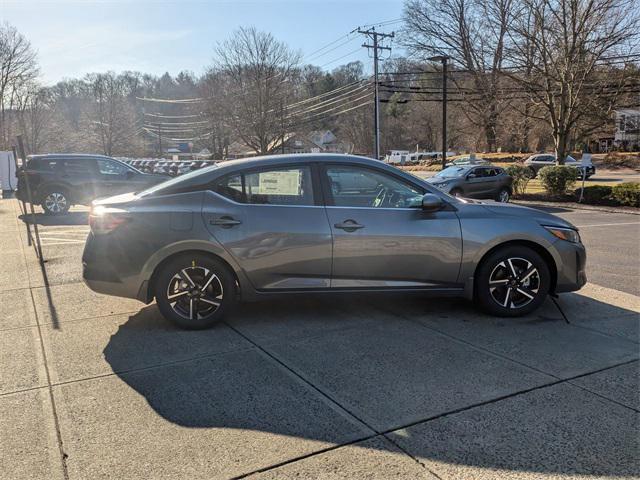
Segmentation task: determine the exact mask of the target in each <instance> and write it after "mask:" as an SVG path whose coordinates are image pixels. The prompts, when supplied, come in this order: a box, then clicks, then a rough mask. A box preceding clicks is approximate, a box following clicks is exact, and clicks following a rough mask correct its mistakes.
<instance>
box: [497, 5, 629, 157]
mask: <svg viewBox="0 0 640 480" xmlns="http://www.w3.org/2000/svg"><path fill="white" fill-rule="evenodd" d="M518 7H519V8H518V11H519V13H518V15H517V16H516V18H517V20H516V21H515V22H514V29H513V39H514V41H513V44H512V50H511V52H510V60H511V63H512V66H513V70H512V72H511V74H510V77H511V78H512V79H513V80H515V81H516V82H517V84H518V85H519V86H520V87H522V88H523V89H524V91H525V92H526V95H525V98H526V100H528V101H529V102H530V103H531V105H532V106H533V107H534V109H535V111H536V112H537V113H533V114H532V116H533V117H534V118H538V119H539V120H543V121H545V122H548V124H549V126H550V127H551V130H552V132H553V140H554V146H555V151H556V156H557V159H558V162H559V163H561V164H562V163H564V161H565V158H566V155H567V153H568V149H569V145H570V142H571V139H572V134H575V129H576V127H577V126H578V125H582V126H583V129H582V134H583V135H586V134H587V133H588V131H589V128H587V127H586V125H589V124H592V125H593V128H598V126H599V125H602V123H603V122H605V121H606V119H607V118H609V117H610V115H611V112H612V110H613V108H615V105H616V104H617V103H618V101H619V99H620V97H621V95H622V94H624V92H625V91H626V90H628V87H629V85H631V76H629V74H628V72H627V70H626V69H620V68H612V67H611V64H617V63H620V62H619V61H617V60H619V59H625V58H628V57H627V56H626V55H625V54H626V53H628V52H629V51H630V50H633V48H634V45H635V41H636V39H637V38H638V27H639V26H640V23H639V20H638V19H639V15H640V13H639V12H640V9H639V8H638V4H637V1H636V0H520V2H519V5H518ZM635 82H637V79H636V80H635ZM589 119H591V120H589ZM593 119H597V120H595V121H593Z"/></svg>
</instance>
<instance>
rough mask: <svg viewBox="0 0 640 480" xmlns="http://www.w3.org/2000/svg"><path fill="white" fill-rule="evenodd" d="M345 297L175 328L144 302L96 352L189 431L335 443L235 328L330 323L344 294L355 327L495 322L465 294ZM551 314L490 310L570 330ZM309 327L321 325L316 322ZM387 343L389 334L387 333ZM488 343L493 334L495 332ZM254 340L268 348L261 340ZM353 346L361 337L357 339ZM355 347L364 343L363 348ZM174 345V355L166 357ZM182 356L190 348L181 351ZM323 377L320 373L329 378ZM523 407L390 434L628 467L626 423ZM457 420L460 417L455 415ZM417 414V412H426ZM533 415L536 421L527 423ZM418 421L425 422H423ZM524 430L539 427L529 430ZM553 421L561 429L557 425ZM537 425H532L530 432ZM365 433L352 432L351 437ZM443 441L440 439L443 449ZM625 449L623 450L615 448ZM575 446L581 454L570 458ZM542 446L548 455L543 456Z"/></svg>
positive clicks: (266, 307)
mask: <svg viewBox="0 0 640 480" xmlns="http://www.w3.org/2000/svg"><path fill="white" fill-rule="evenodd" d="M352 298H353V300H350V299H347V300H344V299H343V297H338V299H336V300H335V301H334V300H333V299H332V298H331V297H321V299H319V300H318V301H315V300H308V299H301V300H298V299H295V298H294V299H288V300H286V301H261V302H259V303H254V304H248V305H241V306H239V307H238V311H237V312H236V316H237V320H234V322H233V323H231V324H227V323H221V324H218V325H217V326H215V327H214V328H212V329H209V330H203V331H182V330H178V329H176V328H175V327H173V326H172V325H171V324H169V323H168V322H167V321H165V320H164V319H163V318H162V317H161V315H160V314H159V312H158V310H157V308H156V307H155V305H152V306H147V307H145V308H143V309H142V310H141V311H140V312H138V313H136V314H135V315H132V316H130V317H129V319H128V321H126V322H125V323H123V324H122V325H120V327H119V328H118V330H117V331H116V332H115V333H114V334H113V335H112V336H111V338H110V340H109V342H108V344H107V345H106V347H105V349H104V351H103V354H104V358H105V359H106V361H107V362H108V363H109V365H110V366H111V368H112V370H113V372H115V373H116V375H117V376H118V377H119V378H120V379H121V380H122V381H124V382H125V383H126V384H127V385H128V386H130V387H131V388H132V389H133V390H134V391H135V392H137V393H138V394H139V395H141V396H142V397H144V399H145V400H146V401H147V402H148V405H149V406H150V407H151V408H152V409H154V411H155V412H157V414H158V415H160V416H161V417H162V418H163V419H165V420H167V421H169V422H171V423H173V424H176V425H179V426H182V427H187V428H195V429H202V428H214V427H218V428H225V429H238V430H240V431H242V432H244V433H243V434H246V435H247V436H248V437H247V438H249V436H250V435H251V433H250V431H260V432H268V433H273V434H279V435H286V436H289V437H291V436H293V437H299V438H305V439H310V440H316V441H326V442H338V443H339V440H336V436H335V431H334V430H335V428H337V427H335V428H334V427H332V428H326V425H325V427H322V426H319V425H318V421H317V418H315V417H317V416H322V415H324V414H326V413H327V412H326V411H322V409H321V408H320V407H318V406H317V405H316V406H315V407H313V408H311V409H310V408H309V403H312V400H310V396H313V395H310V394H309V391H312V390H313V389H312V388H308V387H307V386H303V387H302V388H301V382H296V381H291V375H290V373H283V370H284V369H283V368H282V366H280V365H278V364H277V362H275V361H273V359H271V358H269V357H268V356H267V355H266V354H265V353H264V352H263V351H262V350H261V348H256V346H255V345H254V344H252V343H251V342H245V343H244V344H241V345H238V344H233V345H232V344H231V343H230V342H233V341H237V340H238V339H240V337H242V336H243V335H238V334H237V332H244V331H246V329H247V328H250V327H251V325H252V324H255V323H256V317H260V318H261V320H260V322H259V323H260V324H261V328H262V327H264V328H267V329H269V328H276V329H277V328H281V327H282V326H283V325H284V326H285V328H283V329H282V330H280V331H282V332H288V331H290V330H291V329H295V328H296V324H297V322H302V323H306V322H309V323H314V322H315V323H314V324H318V325H322V323H327V324H331V323H332V322H334V318H333V316H335V315H336V313H335V310H332V313H328V314H326V315H325V314H323V306H328V305H334V307H335V306H337V307H336V308H338V309H341V308H343V307H342V306H344V308H346V309H348V308H351V307H350V305H349V304H350V302H351V301H353V302H356V303H357V305H356V306H355V307H354V308H353V309H354V311H355V310H357V311H358V312H359V317H358V318H357V319H355V320H352V326H351V328H355V329H358V328H360V329H363V331H364V330H366V329H367V328H369V325H370V324H369V323H368V317H370V316H373V315H379V313H380V310H379V309H383V310H384V311H386V312H398V313H401V315H402V317H403V320H402V321H405V320H409V321H414V322H417V323H419V322H421V321H423V317H424V315H425V314H430V315H433V316H434V318H437V321H438V322H442V324H446V323H447V322H460V321H461V320H460V318H461V317H462V316H464V317H465V319H464V320H463V321H464V322H466V323H467V324H468V325H470V326H475V327H476V328H478V327H479V328H482V327H483V326H485V325H487V328H488V322H493V321H494V320H495V319H492V318H491V317H486V316H483V315H478V314H477V312H475V310H474V309H473V308H472V306H471V305H470V304H468V303H466V302H460V301H458V300H451V301H449V300H447V301H445V302H442V305H440V304H439V301H436V302H433V301H432V302H433V303H434V304H435V306H434V307H433V308H431V307H428V306H427V305H428V304H427V303H425V302H429V301H428V300H426V301H425V299H423V298H420V297H416V296H409V297H405V296H397V295H389V296H379V295H355V296H353V297H352ZM565 303H566V302H565ZM569 303H570V302H569ZM569 303H566V304H567V305H568V304H569ZM363 305H365V307H363ZM581 308H585V309H586V310H587V311H588V310H591V311H602V310H603V309H607V311H608V312H609V314H611V315H613V316H616V315H618V316H620V315H629V314H631V313H633V312H631V311H629V310H626V309H624V308H617V307H613V306H611V305H608V304H603V303H602V302H599V301H596V300H593V299H586V300H584V302H583V303H582V304H581ZM312 317H313V319H311V318H312ZM307 318H308V319H309V320H307ZM389 318H391V317H389ZM554 318H555V317H554ZM554 318H550V317H549V316H548V315H545V314H542V315H540V316H533V318H528V319H524V320H522V321H520V320H519V319H500V321H499V322H500V325H502V327H504V328H509V325H510V322H520V323H518V325H519V328H522V325H526V328H529V332H530V333H531V335H535V331H536V330H539V329H543V328H546V326H548V325H554V328H572V327H571V325H567V324H565V323H564V322H563V321H562V320H559V319H556V320H555V322H554V321H553V320H554ZM390 321H391V320H390ZM283 322H284V323H283ZM287 322H289V323H287ZM382 328H384V323H383V327H382ZM432 333H433V332H432ZM503 333H504V332H503ZM316 334H317V335H322V332H319V333H316ZM424 334H425V335H430V334H429V331H428V330H425V332H424ZM433 334H434V335H435V333H433ZM549 338H553V337H552V336H551V337H549ZM234 339H235V340H234ZM381 339H382V340H381V343H380V345H378V349H379V351H380V352H381V353H384V352H385V341H387V340H385V337H384V336H381ZM292 341H297V340H292ZM389 341H391V338H390V337H389ZM496 341H499V338H498V339H497V340H496ZM552 341H553V340H552ZM285 342H286V340H285ZM558 342H560V340H559V341H558ZM225 347H229V348H225ZM265 348H267V349H268V346H267V347H265ZM305 348H308V351H307V352H306V355H308V356H309V357H311V358H318V359H321V358H323V356H324V358H325V361H326V362H332V361H333V359H331V358H326V354H327V351H326V350H321V349H320V348H319V347H316V343H313V342H307V343H305ZM316 348H318V349H317V350H316ZM354 348H356V349H357V348H360V347H359V346H358V345H356V346H354ZM362 348H363V349H364V348H365V346H363V347H362ZM558 348H562V347H561V346H559V347H558ZM176 352H181V353H182V354H180V355H178V356H177V357H175V358H174V357H172V355H174V354H176ZM185 352H186V354H187V355H186V357H185V355H184V353H185ZM370 353H371V352H364V351H363V353H362V358H363V359H364V358H365V357H366V355H368V354H370ZM189 355H191V358H187V357H188V356H189ZM320 361H322V360H320ZM442 362H444V363H441V364H440V365H439V366H438V365H436V366H434V368H435V367H440V368H445V367H444V365H445V363H446V360H444V359H443V360H442ZM141 363H142V364H144V365H150V364H153V365H163V366H162V368H136V366H138V365H140V364H141ZM385 365H386V364H385V363H384V362H383V363H380V366H379V368H383V369H384V368H385ZM287 368H288V367H287ZM351 368H352V365H349V364H345V365H342V366H341V369H342V371H344V372H345V374H348V372H349V370H350V369H351ZM408 368H409V369H411V366H410V365H409V366H408ZM388 375H393V372H389V371H380V372H379V373H378V374H377V375H375V378H378V377H379V378H385V376H388ZM392 378H393V377H392ZM416 378H419V377H416ZM327 381H329V382H330V380H327ZM370 381H371V382H373V383H375V382H376V381H377V380H374V379H373V378H372V379H371V380H370ZM397 381H398V385H397V388H398V389H403V388H406V386H405V385H403V384H402V382H403V381H406V373H404V372H403V373H402V374H401V375H398V376H397ZM486 388H487V391H489V390H490V389H491V388H492V387H491V386H490V385H487V387H486ZM567 388H568V387H567ZM372 389H373V390H372ZM435 390H437V389H435ZM362 391H363V395H365V393H364V392H370V391H375V385H365V386H364V387H363V390H362ZM438 395H455V392H450V393H447V392H440V393H438ZM580 395H584V393H581V394H580ZM519 397H522V396H519ZM565 400H566V399H565ZM536 402H537V403H538V404H537V405H534V406H535V407H536V408H542V409H543V411H544V407H543V406H541V404H544V400H539V399H538V400H536ZM536 402H534V403H536ZM566 402H569V401H568V400H567V401H566ZM485 403H486V402H485ZM530 407H531V405H528V404H526V402H524V403H523V404H521V405H519V406H518V405H516V406H515V407H514V410H510V411H509V412H508V413H507V414H506V415H496V414H495V412H494V413H491V411H485V410H483V407H477V408H472V409H471V410H470V412H474V413H473V415H471V417H469V418H464V417H458V416H457V414H453V413H455V412H450V413H451V414H452V415H451V416H449V414H444V415H446V416H444V418H442V420H441V419H440V417H442V416H438V418H437V419H436V420H432V421H433V422H434V424H433V425H434V427H433V428H435V432H436V433H435V437H436V439H435V440H439V443H438V442H436V441H434V443H433V445H430V443H429V442H426V443H425V442H424V441H423V438H422V437H421V435H423V433H419V429H418V430H416V432H414V431H413V430H412V429H411V428H408V429H404V430H402V431H401V432H400V433H398V435H400V437H401V438H399V441H400V443H402V444H406V445H413V446H412V447H407V448H412V454H413V455H414V456H419V457H421V458H425V459H429V460H432V461H434V462H441V463H445V464H451V465H461V466H464V467H478V468H483V469H498V470H507V471H512V472H533V473H534V476H535V474H541V475H542V474H545V475H546V474H549V475H557V474H567V475H568V474H576V475H584V476H587V477H589V476H593V477H600V476H618V475H620V476H625V475H629V473H630V468H633V467H632V466H630V465H629V463H628V455H629V451H628V449H630V448H631V449H633V446H632V445H631V444H630V442H632V439H631V438H628V437H625V435H626V433H624V432H615V431H613V432H609V434H610V435H609V434H607V433H603V432H600V431H591V430H589V429H590V428H591V429H601V428H605V429H606V428H608V425H606V424H605V425H604V426H603V425H600V424H598V426H597V427H593V424H592V423H591V420H589V421H585V422H567V424H566V425H565V424H563V425H562V426H559V427H557V428H556V427H553V428H551V427H548V426H547V424H545V423H544V422H545V421H549V422H552V423H553V421H555V420H557V418H556V419H555V420H554V418H553V414H550V416H551V419H547V420H545V418H544V415H543V416H542V417H541V418H536V415H532V414H531V413H530V412H529V413H528V412H527V411H526V410H527V409H528V408H530ZM332 408H333V407H332ZM547 408H549V409H552V408H554V407H553V406H551V407H547ZM563 408H567V409H571V410H573V409H577V410H578V411H579V408H580V405H575V404H567V405H566V407H563ZM519 409H522V410H519ZM331 412H333V413H332V414H331V415H327V417H331V416H333V415H335V410H331ZM590 414H594V415H595V416H596V417H597V416H599V414H597V413H596V412H586V413H585V415H590ZM305 415H311V417H309V418H307V417H305ZM580 415H582V414H580ZM458 418H460V420H459V422H462V423H456V422H458V420H457V419H458ZM425 420H428V419H426V418H425ZM323 422H331V420H330V419H329V418H325V419H323V420H321V421H320V424H323ZM465 422H467V423H466V424H465ZM536 422H538V423H539V422H542V423H539V424H536ZM414 423H418V422H414ZM521 423H523V424H521ZM423 425H429V423H427V424H423ZM451 425H455V428H453V430H452V432H454V433H456V434H457V435H459V437H456V436H454V437H447V439H446V441H444V440H443V439H442V438H439V439H438V438H437V437H438V429H439V428H442V431H441V434H442V435H445V436H446V435H448V434H447V428H448V427H447V426H451ZM487 425H489V427H487ZM445 427H447V428H445ZM485 427H486V428H485ZM554 428H555V430H554ZM456 429H457V432H456ZM527 429H531V431H537V432H538V433H535V434H529V433H530V432H528V431H527ZM557 429H565V430H563V431H562V432H560V431H557V432H556V430H557ZM540 431H542V432H543V433H539V432H540ZM433 432H434V431H431V433H430V434H429V435H434V433H433ZM554 432H556V433H557V435H558V436H554V435H556V433H554ZM623 433H624V435H623ZM545 435H547V436H548V437H545ZM603 435H604V436H605V437H606V436H607V435H609V436H611V438H613V437H616V438H618V440H616V441H613V440H611V441H607V439H604V440H603V439H602V436H603ZM365 436H366V435H363V437H362V438H364V437H365ZM274 438H278V437H274ZM607 438H608V437H607ZM247 441H248V442H250V441H251V440H247ZM443 442H444V443H445V444H446V448H444V447H443ZM414 443H415V444H414ZM436 444H437V445H436ZM514 444H516V445H517V448H516V449H515V450H513V448H514V447H513V445H514ZM487 445H490V446H491V448H488V447H487ZM541 445H542V446H541ZM380 448H381V449H383V448H384V447H380ZM624 449H627V450H626V453H625V451H624ZM621 450H622V451H623V453H622V454H621V453H620V451H621ZM593 451H597V452H598V455H597V458H596V457H594V456H593V455H592V453H590V452H593ZM501 452H502V453H501ZM580 452H581V453H580ZM576 455H577V456H579V457H580V458H578V459H576ZM620 455H622V456H623V457H624V458H623V461H616V460H618V459H619V458H620ZM550 456H551V457H552V459H551V460H549V458H550Z"/></svg>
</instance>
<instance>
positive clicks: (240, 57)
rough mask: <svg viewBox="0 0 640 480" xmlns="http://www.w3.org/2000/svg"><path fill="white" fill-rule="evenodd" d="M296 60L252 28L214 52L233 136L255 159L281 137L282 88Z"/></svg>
mask: <svg viewBox="0 0 640 480" xmlns="http://www.w3.org/2000/svg"><path fill="white" fill-rule="evenodd" d="M299 59H300V55H299V54H298V53H296V52H293V51H292V50H290V49H289V47H287V45H285V44H284V43H282V42H279V41H277V40H276V39H275V38H274V37H273V36H272V35H271V34H269V33H264V32H260V31H258V30H256V29H255V28H253V27H251V28H240V29H239V30H237V31H236V32H235V33H234V34H233V36H232V37H231V38H230V39H228V40H226V41H224V42H222V43H220V44H219V45H218V46H217V48H216V50H215V67H214V69H213V70H218V71H220V72H221V73H222V74H224V75H225V76H227V78H228V90H227V92H226V93H227V98H226V101H225V105H226V107H227V109H228V119H229V124H230V127H231V128H232V130H233V132H234V133H235V134H236V135H237V137H239V138H240V139H241V140H242V141H243V142H244V143H245V144H246V145H248V146H249V147H251V148H253V149H254V150H255V151H256V152H258V153H259V154H266V153H269V152H270V151H271V150H272V149H273V148H274V147H275V146H276V145H277V140H278V138H279V137H281V136H282V122H281V120H280V118H279V116H278V112H279V111H281V110H282V105H283V104H285V105H286V103H287V93H288V92H289V91H290V89H291V86H290V85H289V84H288V82H289V81H290V80H292V79H293V77H294V75H295V73H296V68H295V67H296V65H297V64H298V62H299Z"/></svg>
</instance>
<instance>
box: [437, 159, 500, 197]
mask: <svg viewBox="0 0 640 480" xmlns="http://www.w3.org/2000/svg"><path fill="white" fill-rule="evenodd" d="M427 182H429V183H430V184H431V185H433V186H434V187H437V188H438V189H440V190H442V191H443V192H446V193H448V194H450V195H453V196H454V197H467V198H488V199H492V200H496V201H498V202H503V203H506V202H508V201H509V199H510V198H511V184H512V183H513V178H512V177H511V176H510V175H508V174H507V173H506V172H505V171H504V170H503V169H502V168H499V167H494V166H492V165H487V166H483V167H476V166H474V165H466V166H451V167H447V168H445V169H444V170H442V171H440V172H438V173H436V174H435V175H434V176H433V177H431V178H429V179H428V180H427Z"/></svg>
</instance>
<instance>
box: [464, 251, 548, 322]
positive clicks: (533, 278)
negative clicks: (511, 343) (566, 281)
mask: <svg viewBox="0 0 640 480" xmlns="http://www.w3.org/2000/svg"><path fill="white" fill-rule="evenodd" d="M510 260H511V262H509V261H510ZM510 264H511V265H513V267H514V269H515V270H516V273H517V274H519V275H518V276H519V277H520V278H522V277H524V275H525V274H526V273H527V272H530V271H531V268H535V273H531V274H530V275H529V276H528V277H527V278H526V279H525V280H524V282H523V281H521V280H517V279H515V280H514V279H513V278H512V277H513V274H512V271H511V268H510ZM527 265H529V266H527ZM490 280H491V281H492V283H491V284H490ZM550 286H551V275H550V273H549V267H548V265H547V263H546V262H545V260H544V259H543V258H542V257H541V256H540V255H539V254H538V253H537V252H536V251H534V250H532V249H531V248H528V247H525V246H519V245H514V246H506V247H503V248H499V249H498V250H496V251H494V252H492V253H491V254H489V255H488V256H487V257H486V258H484V259H483V260H482V262H481V263H480V265H479V266H478V269H477V270H476V276H475V285H474V287H475V301H476V303H477V304H478V306H479V307H480V308H481V309H482V310H483V311H485V312H486V313H488V314H490V315H496V316H499V317H520V316H522V315H526V314H528V313H531V312H532V311H534V310H535V309H537V308H538V307H539V306H540V305H542V303H543V302H544V300H545V299H546V297H547V294H548V293H549V288H550ZM507 291H508V292H507ZM521 292H522V293H521ZM524 293H526V296H525V295H524ZM528 296H532V297H533V298H528Z"/></svg>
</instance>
